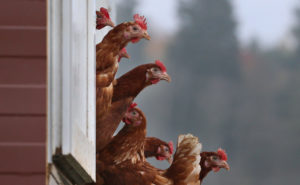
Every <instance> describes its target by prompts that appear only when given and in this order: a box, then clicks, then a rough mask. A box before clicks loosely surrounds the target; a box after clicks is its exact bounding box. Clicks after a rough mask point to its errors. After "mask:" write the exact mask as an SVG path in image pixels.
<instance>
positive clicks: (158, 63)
mask: <svg viewBox="0 0 300 185" xmlns="http://www.w3.org/2000/svg"><path fill="white" fill-rule="evenodd" d="M155 64H156V65H158V67H159V68H160V69H161V71H162V72H167V68H166V66H165V65H164V63H162V62H161V61H160V60H156V61H155Z"/></svg>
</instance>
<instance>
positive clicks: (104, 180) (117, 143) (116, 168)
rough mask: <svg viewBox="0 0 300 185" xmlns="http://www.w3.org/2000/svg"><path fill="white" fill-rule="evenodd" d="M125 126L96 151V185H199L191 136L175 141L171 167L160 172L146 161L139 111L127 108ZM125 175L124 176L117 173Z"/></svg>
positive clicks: (195, 147)
mask: <svg viewBox="0 0 300 185" xmlns="http://www.w3.org/2000/svg"><path fill="white" fill-rule="evenodd" d="M124 121H125V122H126V125H125V126H124V127H123V129H122V130H121V131H120V132H119V133H118V134H117V135H116V136H115V137H114V138H113V139H112V141H111V142H110V143H109V144H108V145H107V146H106V147H105V148H103V150H101V151H100V152H99V155H98V161H99V163H98V164H97V178H98V179H97V183H98V182H99V185H100V184H110V185H117V184H118V185H120V184H122V185H129V184H130V183H132V182H133V179H132V178H134V179H135V181H134V184H135V185H148V184H149V185H151V184H152V185H153V184H156V185H199V184H200V180H199V173H200V165H199V163H200V150H201V144H200V143H199V142H198V138H197V137H194V136H192V135H190V134H188V135H181V136H179V138H178V144H177V151H176V153H175V156H174V161H173V163H172V165H171V166H170V167H169V168H168V169H167V170H160V169H157V168H155V167H153V166H152V165H150V164H149V163H148V162H146V161H145V156H144V145H145V138H146V118H145V116H144V114H143V112H142V111H141V110H140V109H137V108H132V109H129V110H128V111H127V112H126V114H125V119H124ZM120 172H124V173H120Z"/></svg>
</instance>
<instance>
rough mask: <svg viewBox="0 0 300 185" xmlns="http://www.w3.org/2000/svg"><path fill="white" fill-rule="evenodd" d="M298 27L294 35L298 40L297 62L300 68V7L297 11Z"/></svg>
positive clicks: (295, 27) (294, 30)
mask: <svg viewBox="0 0 300 185" xmlns="http://www.w3.org/2000/svg"><path fill="white" fill-rule="evenodd" d="M295 18H296V25H295V26H294V29H293V33H294V37H295V40H296V50H295V62H296V63H297V66H300V65H299V64H300V60H299V59H300V5H299V6H298V8H296V10H295Z"/></svg>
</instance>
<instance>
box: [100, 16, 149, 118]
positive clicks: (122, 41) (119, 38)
mask: <svg viewBox="0 0 300 185" xmlns="http://www.w3.org/2000/svg"><path fill="white" fill-rule="evenodd" d="M141 20H142V21H143V22H141ZM141 38H145V39H148V40H150V36H149V35H148V33H147V27H146V22H145V19H144V18H143V17H140V16H138V15H135V21H134V22H125V23H122V24H119V25H117V26H116V27H114V28H113V29H112V30H110V31H109V32H108V33H107V35H106V36H105V37H104V38H103V40H102V42H101V43H99V44H98V45H97V46H96V87H97V89H96V122H97V123H98V122H99V120H100V119H101V117H102V116H104V115H105V113H106V112H107V110H108V108H109V106H110V105H111V99H112V94H113V83H112V82H113V80H114V77H115V74H116V73H117V71H118V68H119V64H118V62H119V53H120V51H121V50H122V49H123V48H125V47H126V45H127V44H128V43H129V42H130V41H132V42H137V41H139V40H140V39H141Z"/></svg>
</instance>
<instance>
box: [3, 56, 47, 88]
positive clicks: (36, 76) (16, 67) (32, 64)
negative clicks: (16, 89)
mask: <svg viewBox="0 0 300 185" xmlns="http://www.w3.org/2000/svg"><path fill="white" fill-rule="evenodd" d="M45 60H46V58H45V57H42V58H34V57H29V58H16V57H13V58H10V57H0V85H1V84H14V85H17V84H22V85H31V84H45V83H46V62H45Z"/></svg>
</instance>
